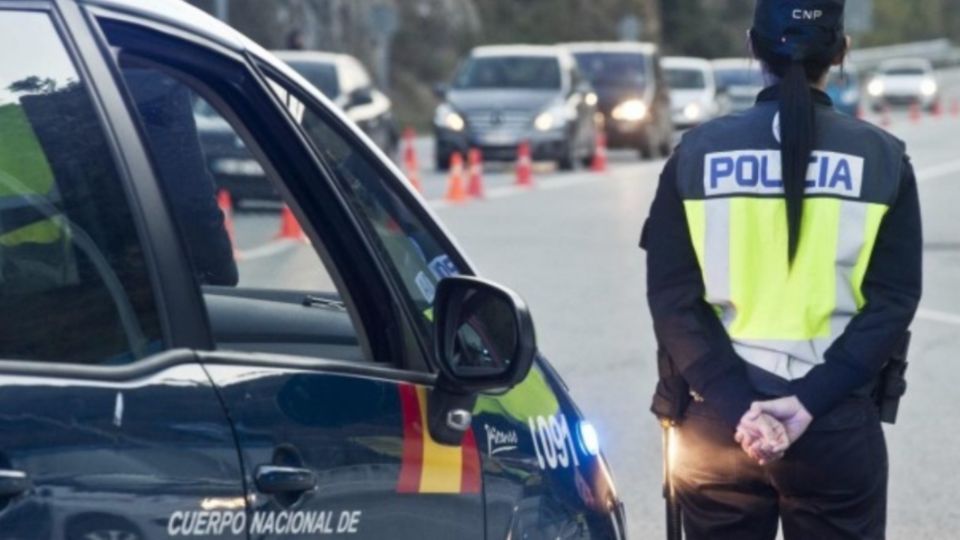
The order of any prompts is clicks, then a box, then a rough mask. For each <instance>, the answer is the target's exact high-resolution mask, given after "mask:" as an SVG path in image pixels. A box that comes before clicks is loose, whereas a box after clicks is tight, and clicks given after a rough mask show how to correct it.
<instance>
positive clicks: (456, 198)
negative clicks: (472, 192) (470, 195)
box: [444, 152, 467, 203]
mask: <svg viewBox="0 0 960 540" xmlns="http://www.w3.org/2000/svg"><path fill="white" fill-rule="evenodd" d="M444 198H445V199H446V200H447V202H451V203H462V202H464V201H466V200H467V190H466V189H464V187H463V155H462V154H460V152H454V153H453V155H452V156H450V177H449V179H448V180H447V195H446V197H444Z"/></svg>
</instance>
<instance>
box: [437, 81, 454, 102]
mask: <svg viewBox="0 0 960 540" xmlns="http://www.w3.org/2000/svg"><path fill="white" fill-rule="evenodd" d="M449 91H450V87H449V86H447V84H446V83H437V84H435V85H433V95H434V96H436V97H437V99H439V100H444V99H447V92H449Z"/></svg>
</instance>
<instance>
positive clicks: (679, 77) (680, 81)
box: [666, 69, 707, 90]
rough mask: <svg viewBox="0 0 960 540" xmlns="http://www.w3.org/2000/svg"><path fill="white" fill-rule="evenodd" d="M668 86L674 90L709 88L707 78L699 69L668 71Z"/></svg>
mask: <svg viewBox="0 0 960 540" xmlns="http://www.w3.org/2000/svg"><path fill="white" fill-rule="evenodd" d="M666 75H667V84H669V85H670V88H672V89H674V90H702V89H704V88H706V87H707V78H706V77H705V76H704V74H703V71H701V70H699V69H668V70H666Z"/></svg>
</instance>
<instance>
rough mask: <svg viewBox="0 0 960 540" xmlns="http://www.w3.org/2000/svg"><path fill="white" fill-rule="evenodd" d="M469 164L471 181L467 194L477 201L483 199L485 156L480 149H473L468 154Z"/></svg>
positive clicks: (468, 184) (468, 183)
mask: <svg viewBox="0 0 960 540" xmlns="http://www.w3.org/2000/svg"><path fill="white" fill-rule="evenodd" d="M467 164H468V168H469V170H470V181H469V182H467V194H468V195H470V196H471V197H473V198H475V199H482V198H483V197H484V193H483V156H482V155H481V154H480V149H478V148H471V149H470V151H469V152H467Z"/></svg>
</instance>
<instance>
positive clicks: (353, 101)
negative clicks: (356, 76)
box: [347, 88, 373, 109]
mask: <svg viewBox="0 0 960 540" xmlns="http://www.w3.org/2000/svg"><path fill="white" fill-rule="evenodd" d="M371 103H373V90H372V89H370V88H357V89H356V90H354V91H353V92H350V99H349V100H348V102H347V108H348V109H350V108H353V107H360V106H363V105H369V104H371Z"/></svg>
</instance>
